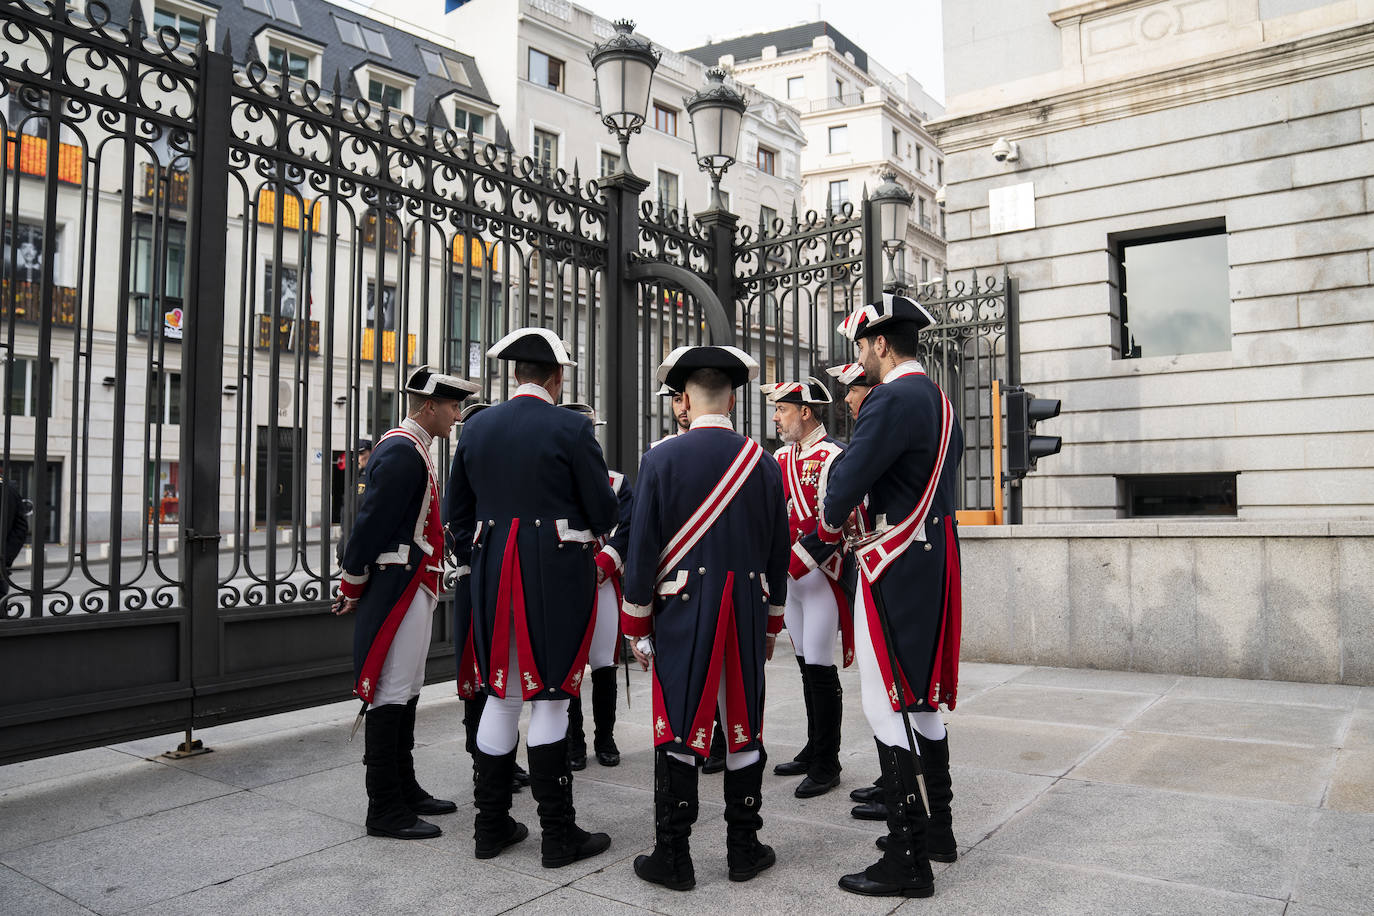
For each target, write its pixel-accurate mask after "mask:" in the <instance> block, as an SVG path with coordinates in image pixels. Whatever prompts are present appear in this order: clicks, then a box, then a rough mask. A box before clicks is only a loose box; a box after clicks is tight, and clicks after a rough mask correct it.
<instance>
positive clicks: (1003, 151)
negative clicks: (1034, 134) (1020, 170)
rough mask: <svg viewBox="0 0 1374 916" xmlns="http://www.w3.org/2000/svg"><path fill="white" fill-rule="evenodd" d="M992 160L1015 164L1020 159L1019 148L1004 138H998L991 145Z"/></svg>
mask: <svg viewBox="0 0 1374 916" xmlns="http://www.w3.org/2000/svg"><path fill="white" fill-rule="evenodd" d="M992 158H994V159H996V160H997V161H998V162H1016V161H1017V160H1018V159H1020V158H1021V148H1020V147H1019V146H1017V145H1016V143H1015V142H1014V141H1011V140H1008V139H1007V138H1006V137H998V138H997V142H996V143H994V144H993V145H992Z"/></svg>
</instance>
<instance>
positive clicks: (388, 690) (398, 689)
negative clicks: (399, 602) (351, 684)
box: [372, 588, 438, 706]
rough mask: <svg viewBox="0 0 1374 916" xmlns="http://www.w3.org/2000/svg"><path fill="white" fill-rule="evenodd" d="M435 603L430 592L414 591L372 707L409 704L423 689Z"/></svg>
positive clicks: (394, 639) (373, 697) (384, 668)
mask: <svg viewBox="0 0 1374 916" xmlns="http://www.w3.org/2000/svg"><path fill="white" fill-rule="evenodd" d="M437 603H438V602H436V601H435V600H434V596H433V595H431V594H430V593H429V592H427V591H425V590H424V589H423V588H421V589H416V591H415V597H414V598H413V599H411V602H410V607H409V608H407V609H406V613H405V617H403V618H401V625H400V626H399V627H397V628H396V636H395V638H393V639H392V641H391V651H389V652H387V654H386V661H385V662H383V663H382V673H381V674H380V675H379V676H378V677H377V690H376V692H375V693H373V695H372V705H373V706H389V705H391V704H394V703H409V702H410V698H411V697H417V696H419V695H420V688H421V687H423V686H425V659H426V658H427V657H428V655H429V639H430V634H431V633H432V632H433V630H434V608H435V605H436V604H437Z"/></svg>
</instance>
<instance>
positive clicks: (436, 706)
mask: <svg viewBox="0 0 1374 916" xmlns="http://www.w3.org/2000/svg"><path fill="white" fill-rule="evenodd" d="M785 642H786V641H785V640H784V643H785ZM778 655H779V657H778V658H776V659H775V660H774V661H773V662H772V663H771V665H770V666H769V675H768V676H769V682H768V683H769V701H768V707H767V709H768V712H767V724H766V730H765V736H766V738H767V739H768V747H769V753H770V756H771V761H772V762H774V763H775V762H778V761H781V760H786V759H790V758H791V756H792V754H793V753H795V752H796V749H797V748H798V747H799V746H800V744H801V743H802V741H803V740H804V737H805V721H804V714H803V709H802V703H801V695H800V693H801V692H800V689H799V677H798V675H797V671H796V667H795V665H794V663H793V660H792V658H791V657H790V655H789V654H788V653H786V652H785V651H784V647H783V646H782V645H780V646H779V652H778ZM841 680H842V681H843V684H844V689H845V716H846V720H845V726H846V727H845V741H844V749H843V763H844V767H845V769H844V777H843V783H842V787H841V790H840V791H836V792H832V793H830V794H829V795H825V796H822V797H820V798H815V799H810V800H806V801H802V800H798V799H796V798H794V797H793V795H792V788H793V786H794V784H795V783H796V782H797V781H798V780H797V779H795V778H786V779H785V778H781V777H776V776H773V775H772V774H771V772H770V773H769V775H768V776H767V777H765V782H764V805H763V818H764V829H763V831H762V838H763V840H764V841H765V842H768V843H771V844H772V845H773V846H774V848H775V849H776V850H777V854H778V864H777V865H776V866H775V867H774V868H772V869H771V870H770V871H767V872H764V873H763V874H762V875H760V876H759V877H758V878H756V879H755V880H753V881H751V882H748V883H742V884H735V883H731V882H729V881H728V880H727V878H726V869H725V851H724V833H725V828H724V822H723V821H722V819H721V811H722V804H721V800H720V788H721V777H720V776H718V775H715V776H703V777H702V779H701V788H702V791H701V800H702V803H701V817H700V819H699V821H698V822H697V826H696V828H695V830H694V833H693V836H692V849H693V858H694V860H695V863H696V873H697V882H698V884H697V888H696V890H695V891H692V892H688V893H677V892H673V891H668V890H664V889H661V888H657V887H654V886H652V885H649V884H645V883H644V882H642V881H640V880H639V879H637V878H636V877H635V876H634V874H633V871H632V870H631V864H630V863H631V862H632V861H633V860H634V857H635V855H637V854H638V853H641V852H645V851H647V850H648V849H649V848H650V846H651V845H652V842H653V840H652V836H653V833H652V831H653V825H652V814H651V799H652V780H651V774H652V769H653V763H652V754H651V752H650V750H649V697H648V679H647V677H646V676H645V675H643V674H641V673H639V672H637V671H636V672H635V674H634V676H633V681H634V688H633V691H632V693H633V707H632V708H631V709H630V710H629V711H628V712H627V711H626V710H625V708H624V698H623V697H622V698H621V708H620V715H621V720H620V723H619V725H618V727H617V740H618V741H619V744H620V748H621V751H622V754H623V760H622V763H621V765H620V766H619V767H616V768H613V769H606V768H602V767H600V766H599V765H597V763H596V762H595V760H594V759H593V760H592V761H591V762H590V763H589V765H588V768H587V770H586V771H585V772H583V773H580V774H578V775H577V777H576V786H575V799H576V803H577V807H578V820H579V822H580V823H582V824H583V825H584V826H585V827H587V828H589V829H592V830H605V831H607V832H609V833H610V834H611V837H612V845H611V849H610V851H609V852H607V853H605V854H603V855H601V856H598V857H596V858H593V859H591V860H588V861H585V862H579V863H577V864H575V865H572V866H569V867H567V868H563V869H556V870H551V869H544V868H542V867H541V866H540V863H539V842H538V820H537V818H536V816H535V812H534V802H533V800H532V799H531V797H530V794H529V792H528V791H524V792H521V793H520V794H519V795H517V796H516V801H515V807H514V810H513V814H515V816H516V817H517V818H518V819H520V820H522V821H523V822H524V823H526V824H528V825H529V826H530V828H531V837H530V839H528V840H526V841H525V842H523V843H521V844H519V845H518V846H516V847H514V848H513V849H511V850H509V851H507V852H506V853H504V854H502V855H501V856H500V857H498V858H496V859H492V860H488V861H484V862H479V861H477V860H475V859H474V858H473V857H472V791H471V766H470V762H469V760H468V758H467V755H466V754H465V753H464V752H463V744H462V738H461V734H462V727H461V724H460V719H461V715H462V706H461V704H460V703H459V701H458V700H457V699H456V698H455V697H454V696H453V693H452V687H451V685H435V686H433V687H429V688H427V689H426V690H425V693H424V697H423V699H422V700H421V705H420V724H419V728H418V730H417V731H418V739H419V742H420V746H419V747H417V749H416V761H417V768H418V770H419V773H420V777H421V781H422V783H423V784H424V785H425V786H426V788H428V789H429V790H430V791H431V792H434V793H435V794H436V795H439V796H441V797H448V798H453V799H456V800H458V802H459V805H460V807H459V811H458V813H457V814H456V815H450V816H447V817H441V818H436V819H435V821H436V822H437V823H439V824H440V825H441V826H442V827H443V828H444V835H443V836H442V837H440V838H438V839H437V840H434V841H433V842H423V843H421V842H400V841H395V840H383V839H373V838H369V837H367V836H366V834H365V832H364V829H363V826H362V822H363V814H364V796H363V771H362V764H361V756H362V746H361V739H359V740H358V741H355V742H354V743H352V744H348V743H346V739H347V737H348V730H349V726H350V724H351V720H352V717H353V714H354V711H355V709H356V704H354V703H351V702H349V703H338V704H335V705H332V706H326V707H319V708H315V709H310V710H303V711H299V712H294V713H287V714H283V715H278V716H272V717H268V718H263V719H257V720H254V721H249V722H242V723H237V724H233V725H226V726H221V727H218V728H213V729H206V730H205V731H203V732H199V733H198V736H199V737H201V738H203V739H204V740H205V743H206V745H207V746H208V747H212V748H214V752H213V753H211V754H206V755H204V756H199V757H192V758H187V759H184V760H176V761H173V760H167V759H165V758H161V757H158V756H157V755H158V754H160V753H161V752H163V751H165V750H169V749H170V748H172V747H173V746H174V745H175V744H176V743H177V741H178V740H180V736H167V737H163V738H154V739H149V740H145V741H135V742H131V743H129V744H122V745H116V746H113V747H106V748H98V749H94V750H89V751H82V752H79V753H74V754H67V755H64V756H60V757H51V758H48V759H44V760H34V761H29V762H27V763H21V764H16V765H13V766H9V767H0V911H3V912H4V913H5V914H7V916H21V914H22V916H28V914H40V913H41V914H48V913H53V914H59V913H60V914H68V913H87V912H96V913H102V914H104V913H129V912H136V913H157V914H163V913H172V914H175V913H187V914H191V913H194V914H197V916H202V914H217V913H234V914H238V913H254V914H256V913H264V914H266V913H272V914H277V913H281V914H292V916H295V914H315V913H319V914H330V916H335V914H347V913H360V914H363V913H365V914H372V913H384V912H390V911H395V912H405V913H480V914H496V913H520V914H539V913H549V914H560V916H561V914H568V913H587V914H592V913H595V914H598V916H603V914H604V916H614V914H629V913H635V912H641V911H647V912H658V913H670V914H677V913H681V914H692V916H698V914H701V913H705V912H748V913H751V914H764V913H788V914H796V913H802V912H844V913H855V914H866V913H874V914H877V913H891V912H894V911H898V910H899V911H900V912H901V913H907V914H910V913H921V912H928V913H935V912H939V913H941V914H955V913H979V914H981V913H1017V914H1022V913H1074V914H1078V913H1168V914H1185V913H1198V914H1206V916H1223V914H1232V913H1235V914H1254V913H1259V914H1275V916H1278V914H1288V916H1330V914H1334V913H1357V912H1358V913H1368V912H1370V911H1371V910H1372V909H1374V688H1359V687H1341V686H1327V685H1314V684H1291V683H1279V682H1272V681H1239V680H1218V679H1208V678H1192V677H1177V676H1173V675H1156V674H1139V673H1124V672H1109V671H1091V670H1072V669H1054V668H1028V667H1020V666H1013V665H988V664H965V665H964V666H963V668H962V673H961V680H962V683H961V689H960V695H959V705H958V710H957V711H956V712H954V713H951V714H950V715H949V716H948V722H949V731H950V741H951V753H952V757H953V760H954V764H955V766H954V790H955V801H954V818H955V820H954V826H955V833H956V835H957V837H958V840H959V844H960V853H959V861H958V862H957V863H955V864H953V865H939V864H937V865H936V866H935V873H936V892H935V897H934V898H933V900H911V901H902V900H899V899H870V898H864V897H855V896H851V895H849V894H846V893H844V892H843V891H841V890H839V889H838V887H837V886H836V884H835V882H836V880H837V879H838V878H839V876H840V875H841V874H843V873H844V872H846V871H854V870H858V869H860V868H862V867H863V866H864V865H866V864H868V863H869V862H870V861H872V860H873V859H874V858H875V857H876V855H877V851H876V850H875V849H874V848H873V838H874V837H875V836H876V833H877V829H878V828H879V825H877V824H873V823H866V822H861V821H856V820H853V819H851V818H850V817H849V808H850V802H849V800H848V798H847V794H848V790H849V789H852V788H855V787H857V786H861V785H865V784H867V783H868V781H869V780H871V779H872V778H873V777H875V776H876V775H877V764H876V761H875V757H874V751H873V743H872V738H871V737H870V735H869V733H867V732H866V731H865V727H864V720H863V716H862V712H861V709H860V703H859V689H858V675H857V671H856V670H855V669H853V668H851V669H849V670H847V671H845V672H843V674H842V676H841ZM622 691H623V687H622ZM588 717H589V719H590V713H589V714H588ZM588 727H589V729H590V721H589V722H588ZM521 759H522V760H523V751H522V752H521ZM770 770H771V763H770Z"/></svg>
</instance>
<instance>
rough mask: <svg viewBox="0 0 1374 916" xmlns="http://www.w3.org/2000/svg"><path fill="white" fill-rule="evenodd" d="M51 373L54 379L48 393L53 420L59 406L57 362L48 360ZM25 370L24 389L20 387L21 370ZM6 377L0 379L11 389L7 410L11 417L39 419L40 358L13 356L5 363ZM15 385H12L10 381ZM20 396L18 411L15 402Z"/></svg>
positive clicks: (0, 381)
mask: <svg viewBox="0 0 1374 916" xmlns="http://www.w3.org/2000/svg"><path fill="white" fill-rule="evenodd" d="M48 366H49V371H50V372H51V375H52V378H51V379H50V380H49V385H48V391H49V393H50V395H51V397H50V398H49V399H48V419H52V418H53V417H54V416H56V414H55V413H54V412H53V409H54V407H55V406H56V404H57V392H58V388H57V360H55V359H49V360H48ZM21 368H22V370H23V384H22V389H21V385H20V370H21ZM4 373H5V375H4V377H3V378H0V384H3V385H5V386H6V387H8V388H9V390H8V392H7V394H8V397H7V403H6V405H5V406H6V410H8V411H9V415H10V416H11V417H29V418H31V419H37V418H38V405H37V404H36V403H35V402H36V401H37V400H38V357H37V356H29V355H26V354H24V355H16V356H11V357H10V358H9V359H8V360H6V361H5V362H4ZM11 378H13V384H12V385H10V384H9V383H10V379H11ZM16 394H18V395H19V397H20V399H21V401H22V403H21V406H20V408H19V409H18V410H15V409H14V406H13V401H14V398H15V395H16Z"/></svg>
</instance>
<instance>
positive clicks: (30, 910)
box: [0, 865, 90, 916]
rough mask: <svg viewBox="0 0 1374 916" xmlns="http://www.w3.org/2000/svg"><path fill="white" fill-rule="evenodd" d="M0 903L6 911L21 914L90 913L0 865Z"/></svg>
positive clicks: (73, 915)
mask: <svg viewBox="0 0 1374 916" xmlns="http://www.w3.org/2000/svg"><path fill="white" fill-rule="evenodd" d="M0 904H3V905H4V909H5V912H6V913H13V914H16V916H18V914H21V913H22V914H23V916H80V914H85V913H90V910H88V909H86V908H85V907H84V906H79V905H77V904H75V903H73V902H72V901H70V900H68V899H67V898H66V897H63V896H62V895H61V894H58V893H55V892H54V891H50V890H48V889H47V888H46V887H44V886H43V885H41V884H39V883H38V882H37V881H32V880H30V879H29V878H26V877H24V876H23V875H21V874H19V872H17V871H15V870H13V869H11V868H6V867H5V866H3V865H0Z"/></svg>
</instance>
